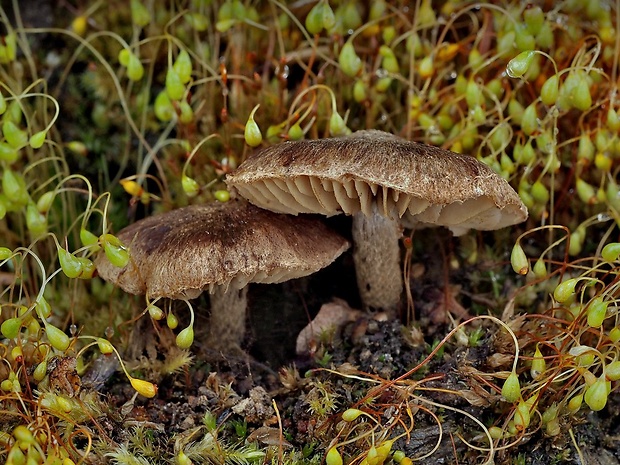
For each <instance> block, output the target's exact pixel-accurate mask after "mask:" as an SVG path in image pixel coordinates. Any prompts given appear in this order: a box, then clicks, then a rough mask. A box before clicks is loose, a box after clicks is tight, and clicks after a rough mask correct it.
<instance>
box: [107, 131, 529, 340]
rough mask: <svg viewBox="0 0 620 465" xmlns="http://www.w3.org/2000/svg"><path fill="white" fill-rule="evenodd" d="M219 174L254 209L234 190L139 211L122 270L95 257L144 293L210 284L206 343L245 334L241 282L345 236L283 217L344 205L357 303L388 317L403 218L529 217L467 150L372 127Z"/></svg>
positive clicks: (333, 249) (276, 151)
mask: <svg viewBox="0 0 620 465" xmlns="http://www.w3.org/2000/svg"><path fill="white" fill-rule="evenodd" d="M226 183H227V184H228V185H229V186H230V187H231V188H232V189H234V190H236V191H237V192H238V193H239V194H240V195H241V196H242V197H244V198H245V199H247V200H248V201H249V202H251V203H252V204H254V205H256V206H257V207H260V208H257V207H254V206H252V205H249V204H248V203H247V202H245V201H243V200H234V201H231V202H229V203H227V204H210V205H196V206H191V207H185V208H181V209H178V210H175V211H172V212H169V213H165V214H162V215H159V216H155V217H151V218H147V219H144V220H141V221H138V222H136V223H135V224H133V225H131V226H129V227H128V228H125V229H124V230H123V231H121V232H120V233H119V235H118V236H119V238H120V239H121V241H123V242H124V243H126V244H127V245H128V246H129V248H130V251H131V257H132V258H131V261H130V263H129V264H128V265H127V266H126V267H125V268H123V269H120V268H114V267H113V266H112V265H111V264H110V263H109V262H107V260H106V258H105V256H104V255H101V257H100V258H99V259H98V261H97V268H98V270H99V274H100V276H102V277H103V278H104V279H106V280H109V281H112V282H114V283H116V284H117V285H119V286H120V287H121V288H123V289H124V290H125V291H127V292H131V293H134V294H142V293H145V294H146V295H147V297H148V298H149V299H154V298H157V297H170V298H185V299H191V298H194V297H196V296H197V295H199V294H200V293H201V292H202V291H203V290H206V289H208V290H209V292H211V294H212V296H211V307H212V309H211V320H210V325H211V334H212V337H215V338H219V339H220V340H221V342H222V343H220V344H218V343H217V342H216V341H212V342H216V344H215V345H216V346H219V347H220V348H223V349H225V348H226V346H227V345H228V344H231V343H232V344H237V345H238V344H240V342H241V339H242V337H243V331H244V327H245V326H244V325H245V306H246V304H245V292H246V291H245V286H246V284H247V283H250V282H264V283H276V282H282V281H285V280H287V279H292V278H295V277H301V276H305V275H307V274H311V273H313V272H315V271H317V270H318V269H320V268H322V267H324V266H327V265H328V264H329V263H331V262H332V261H333V260H335V258H336V257H338V256H339V255H340V254H341V253H342V252H344V250H346V249H347V248H348V246H349V244H348V242H347V241H346V240H345V239H343V238H341V237H340V236H338V235H336V234H335V233H334V232H332V231H330V230H329V229H328V228H327V227H326V226H324V225H323V224H322V223H321V222H320V221H319V220H317V219H316V218H314V217H308V216H307V215H302V216H299V217H297V218H295V217H292V216H290V215H298V214H299V213H315V214H322V215H325V216H332V215H336V214H339V213H345V214H347V215H352V216H353V241H354V243H355V244H354V252H353V257H354V261H355V267H356V276H357V280H358V286H359V290H360V295H361V298H362V302H363V305H364V307H365V308H366V309H371V308H372V309H383V310H385V311H388V312H389V313H391V314H392V315H396V313H397V311H398V309H399V306H400V303H401V298H402V293H403V280H402V272H401V267H400V248H399V238H400V237H401V231H402V229H401V228H402V227H403V226H404V227H408V228H411V227H420V226H430V225H442V226H446V227H448V228H450V229H451V230H452V231H453V232H454V233H455V234H462V233H464V232H465V231H467V230H468V229H471V228H475V229H487V230H490V229H499V228H503V227H505V226H508V225H511V224H515V223H518V222H521V221H524V220H525V219H526V218H527V210H526V208H525V206H524V205H523V203H522V202H521V200H520V198H519V196H518V195H517V193H516V192H515V191H514V190H513V189H512V188H511V187H510V185H509V184H508V183H507V182H506V181H505V180H504V179H502V178H501V177H500V176H498V175H497V174H496V173H495V172H494V171H493V170H491V169H490V168H489V167H487V166H486V165H484V164H483V163H480V162H479V161H477V160H476V159H475V158H473V157H470V156H466V155H460V154H457V153H453V152H449V151H447V150H443V149H440V148H437V147H431V146H427V145H423V144H419V143H415V142H410V141H406V140H403V139H401V138H398V137H396V136H394V135H391V134H388V133H385V132H382V131H376V130H368V131H358V132H356V133H354V134H353V135H351V136H346V137H339V138H332V139H322V140H303V141H297V142H283V143H281V144H277V145H274V146H271V147H269V148H267V149H265V150H263V151H261V152H258V153H256V154H254V155H252V156H250V157H249V158H248V159H247V160H246V161H245V162H243V163H242V164H241V165H240V166H239V167H238V168H237V170H235V172H233V173H232V174H230V175H228V176H227V178H226ZM272 212H273V213H272ZM282 214H284V215H282ZM286 214H288V215H286ZM223 302H227V303H226V304H223Z"/></svg>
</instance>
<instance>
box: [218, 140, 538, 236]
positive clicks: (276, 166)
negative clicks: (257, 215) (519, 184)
mask: <svg viewBox="0 0 620 465" xmlns="http://www.w3.org/2000/svg"><path fill="white" fill-rule="evenodd" d="M226 182H227V184H228V185H230V186H233V187H234V188H235V189H237V191H238V192H239V193H240V194H241V195H242V196H243V197H245V198H247V199H248V200H250V202H252V203H254V204H255V205H258V206H260V207H262V208H267V209H270V210H273V211H277V212H282V213H290V214H297V213H320V214H323V215H328V216H331V215H335V214H338V213H342V212H344V213H346V214H349V215H353V214H355V213H357V212H358V211H362V212H363V213H364V214H366V215H370V214H371V211H372V208H371V206H372V203H377V204H378V206H379V209H378V210H379V211H380V212H383V214H384V215H386V216H392V217H396V216H398V217H401V218H402V219H403V220H404V223H405V224H406V225H408V226H414V225H420V224H421V225H428V224H436V225H442V226H447V227H449V228H451V229H452V230H453V231H455V232H457V233H462V232H464V231H466V230H467V229H470V228H474V229H499V228H503V227H505V226H508V225H511V224H515V223H520V222H522V221H524V220H525V219H526V218H527V209H526V208H525V206H524V205H523V203H522V202H521V199H520V198H519V196H518V194H517V193H516V192H515V191H514V190H513V189H512V188H511V187H510V185H509V184H508V183H507V182H506V181H505V180H504V179H502V178H501V177H500V176H499V175H497V174H496V173H495V172H494V171H493V170H492V169H491V168H489V167H488V166H486V165H485V164H484V163H481V162H479V161H478V160H476V159H475V158H474V157H471V156H468V155H462V154H458V153H454V152H450V151H448V150H443V149H440V148H438V147H432V146H428V145H424V144H420V143H416V142H412V141H407V140H404V139H401V138H399V137H396V136H394V135H392V134H389V133H386V132H383V131H377V130H369V131H358V132H356V133H354V134H353V135H351V136H347V137H338V138H332V139H320V140H303V141H297V142H283V143H281V144H277V145H273V146H271V147H269V148H267V149H265V150H263V151H261V152H258V153H256V154H254V155H252V156H251V157H249V158H248V159H247V160H246V161H244V162H243V163H242V164H241V165H240V166H239V168H238V169H237V170H236V171H234V172H233V173H232V174H229V175H228V177H227V179H226Z"/></svg>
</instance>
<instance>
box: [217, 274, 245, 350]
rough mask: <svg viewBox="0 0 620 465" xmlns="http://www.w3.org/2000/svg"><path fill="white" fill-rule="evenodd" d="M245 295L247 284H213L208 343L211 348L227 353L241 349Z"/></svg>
mask: <svg viewBox="0 0 620 465" xmlns="http://www.w3.org/2000/svg"><path fill="white" fill-rule="evenodd" d="M247 297H248V288H247V286H245V287H243V288H242V289H226V286H215V289H214V290H213V294H211V296H210V302H211V316H210V317H209V345H210V346H211V348H213V349H216V350H221V351H224V352H228V353H230V352H231V351H234V350H239V351H240V350H241V343H242V342H243V336H244V334H245V317H246V308H247V302H248V298H247Z"/></svg>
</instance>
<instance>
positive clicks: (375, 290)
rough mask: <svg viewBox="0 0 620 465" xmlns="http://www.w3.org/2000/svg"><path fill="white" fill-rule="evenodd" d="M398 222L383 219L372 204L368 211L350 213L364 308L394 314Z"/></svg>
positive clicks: (398, 282) (398, 287) (398, 291)
mask: <svg viewBox="0 0 620 465" xmlns="http://www.w3.org/2000/svg"><path fill="white" fill-rule="evenodd" d="M401 236H402V230H401V228H400V226H399V224H398V221H397V220H395V219H393V218H386V217H385V216H383V215H382V214H380V213H379V211H378V209H377V205H376V204H373V207H372V214H371V215H369V216H367V215H365V214H364V213H362V212H361V211H360V212H358V213H356V214H355V215H353V243H354V249H353V260H354V262H355V274H356V276H357V285H358V287H359V292H360V296H361V298H362V304H363V306H364V309H366V310H368V309H371V308H372V309H382V310H385V311H387V312H389V313H390V315H391V316H393V317H394V316H397V315H398V313H399V310H400V302H401V296H402V293H403V278H402V271H401V269H400V247H399V240H400V237H401Z"/></svg>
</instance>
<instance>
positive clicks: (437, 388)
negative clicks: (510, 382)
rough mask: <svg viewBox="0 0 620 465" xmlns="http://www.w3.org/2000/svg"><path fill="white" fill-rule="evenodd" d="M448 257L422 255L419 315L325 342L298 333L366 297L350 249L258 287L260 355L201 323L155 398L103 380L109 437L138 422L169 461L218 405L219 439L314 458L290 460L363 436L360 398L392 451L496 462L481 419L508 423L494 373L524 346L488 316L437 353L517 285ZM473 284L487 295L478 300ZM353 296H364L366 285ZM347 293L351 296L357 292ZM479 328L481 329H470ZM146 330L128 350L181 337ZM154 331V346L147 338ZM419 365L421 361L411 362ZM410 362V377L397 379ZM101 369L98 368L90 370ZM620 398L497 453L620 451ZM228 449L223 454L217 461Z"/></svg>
mask: <svg viewBox="0 0 620 465" xmlns="http://www.w3.org/2000/svg"><path fill="white" fill-rule="evenodd" d="M450 242H451V240H448V242H447V243H448V244H450ZM427 250H432V249H427ZM442 262H443V259H442V258H441V257H435V258H433V257H431V256H424V254H423V253H422V254H421V256H420V260H419V261H416V263H417V264H418V265H419V266H422V265H421V264H422V263H424V266H422V268H423V269H422V270H418V272H417V276H416V279H415V286H412V289H413V297H414V304H415V308H416V318H417V320H416V324H415V325H414V324H409V325H406V324H404V323H403V322H402V321H385V320H384V318H382V316H381V315H370V314H363V313H362V316H361V317H359V318H356V319H354V321H351V322H349V323H346V324H344V325H343V326H342V327H340V328H339V330H338V331H337V332H335V333H332V334H331V337H323V338H322V339H321V338H319V340H317V341H315V344H313V345H312V347H311V350H312V354H308V353H306V354H304V355H295V340H296V338H297V335H298V334H299V332H300V331H301V330H302V328H303V327H304V325H305V324H307V323H308V321H309V318H313V317H314V316H315V315H316V313H317V311H318V309H319V307H320V304H321V301H323V302H325V301H326V300H329V296H330V295H331V296H332V297H333V296H338V297H339V298H341V299H342V298H343V297H349V298H351V296H354V295H355V292H354V283H352V282H348V287H343V286H340V287H339V289H340V292H338V291H337V290H336V287H335V286H334V285H333V283H334V282H335V281H334V280H333V277H334V275H338V276H346V274H343V273H345V272H348V271H349V270H348V269H349V267H350V265H351V263H350V257H347V256H345V257H343V258H342V259H341V261H339V262H338V263H336V264H335V265H334V268H332V269H328V270H326V271H325V272H323V273H319V274H318V275H315V276H314V277H313V278H310V279H306V280H302V281H296V282H290V283H287V284H283V285H275V286H254V287H252V288H251V290H250V297H251V298H250V301H251V307H252V317H251V320H250V322H249V325H248V326H249V331H248V338H247V343H248V346H247V350H248V355H247V356H241V357H239V356H226V355H222V354H216V353H213V352H212V351H210V350H209V349H208V341H205V340H204V339H201V331H198V334H197V341H196V343H195V345H194V346H193V347H192V351H193V353H194V354H195V361H194V363H193V365H192V366H191V367H190V368H189V369H187V370H186V371H185V372H182V373H179V374H177V375H174V376H167V377H163V378H161V379H160V381H159V393H158V395H157V396H156V398H154V399H151V400H148V399H145V398H142V397H140V396H138V397H137V398H136V397H135V395H134V391H133V389H131V387H130V386H129V385H128V383H127V382H126V380H125V379H124V378H120V377H112V378H109V379H108V381H107V382H106V383H105V385H104V386H103V387H101V388H100V392H101V393H102V394H103V395H104V396H105V397H106V399H107V401H108V402H109V404H108V405H109V406H110V407H112V409H113V412H114V413H112V412H108V413H107V414H106V415H104V417H102V418H101V419H98V420H97V423H99V425H100V426H101V428H102V429H103V430H104V431H105V434H106V436H108V438H109V439H108V440H109V441H111V442H112V443H116V444H129V446H131V444H132V441H135V437H136V432H135V429H136V428H137V427H139V428H142V429H144V430H146V431H148V432H149V437H150V438H151V440H152V441H154V442H155V443H156V444H158V445H159V447H160V449H159V451H160V452H159V457H160V460H161V458H162V457H166V456H167V457H172V455H173V453H174V451H176V449H175V446H174V444H175V442H176V444H177V446H176V447H177V448H178V447H179V444H185V445H187V444H189V443H191V442H192V441H194V442H195V441H197V440H198V439H199V438H201V437H203V435H205V434H206V430H205V426H204V424H205V422H204V419H205V414H207V413H210V414H211V415H213V416H214V417H215V420H216V424H217V425H218V434H219V435H218V440H219V441H222V443H225V444H236V445H238V446H239V447H241V446H242V445H245V446H247V445H248V444H250V443H255V444H257V445H258V446H259V447H262V448H263V449H262V450H264V451H265V450H266V451H267V454H268V455H267V456H266V457H262V458H261V459H260V460H262V461H264V462H268V461H269V460H271V459H273V460H274V463H278V462H277V459H278V454H279V453H283V454H284V457H285V458H286V457H289V455H286V454H291V451H292V450H297V451H301V450H302V449H303V450H304V451H308V450H312V452H309V453H308V454H307V458H301V456H296V457H297V461H294V460H291V461H290V463H322V460H323V457H324V454H325V449H326V447H328V446H329V444H330V441H331V440H332V439H333V438H335V437H337V436H338V432H339V431H340V436H339V437H340V438H341V441H340V442H343V441H344V438H345V437H352V436H354V434H353V433H352V432H351V429H350V428H351V425H352V424H354V423H355V422H352V423H351V425H348V424H346V423H345V422H343V421H342V417H341V415H342V413H343V412H344V411H345V410H346V409H347V408H350V407H356V408H360V409H362V410H364V411H366V412H368V413H370V414H371V415H372V416H373V417H374V418H375V419H376V420H377V421H378V422H379V423H380V424H381V427H380V428H378V429H377V430H376V431H375V434H376V435H377V443H379V442H380V441H379V440H378V438H380V437H382V436H381V434H385V435H386V437H385V438H386V439H387V438H394V437H398V436H399V435H403V437H401V438H400V439H398V440H397V441H396V442H395V443H394V446H393V450H396V449H398V450H402V451H404V452H405V453H406V455H407V456H408V457H411V458H419V460H415V462H416V463H421V464H435V463H459V464H469V463H471V464H479V463H485V462H486V461H487V460H488V454H487V452H484V451H479V450H476V449H475V448H474V447H473V446H477V447H479V448H486V447H487V446H488V441H487V440H486V438H485V436H484V435H483V434H482V429H481V427H480V425H479V424H477V423H476V421H475V420H476V419H477V420H479V421H480V422H482V423H483V424H485V425H486V426H491V425H492V424H497V425H499V426H502V425H503V423H502V422H503V418H505V417H506V415H507V414H508V413H509V412H510V409H511V405H510V404H508V403H507V402H504V401H502V400H501V398H500V394H499V392H498V391H497V389H493V388H492V387H490V386H492V385H493V384H494V385H495V386H500V387H501V384H502V380H501V379H500V378H501V377H500V378H496V377H494V376H493V374H494V373H499V372H501V371H504V372H506V373H507V372H508V371H507V370H510V366H511V364H512V356H511V354H512V353H513V352H512V351H513V348H512V347H511V344H510V343H509V342H508V341H507V340H506V338H505V335H504V336H503V335H501V334H498V332H497V328H496V326H495V325H494V324H492V323H490V322H488V320H481V321H478V322H476V323H472V325H473V326H477V327H478V331H477V332H476V334H478V335H479V339H478V340H475V341H473V342H472V339H471V338H470V336H466V337H465V338H464V339H463V338H462V337H458V336H455V337H451V338H450V339H449V340H448V342H447V343H446V344H445V345H444V346H443V347H442V348H441V350H439V351H438V352H437V353H436V354H434V356H431V357H429V354H430V353H431V349H432V348H433V347H434V345H436V344H437V342H438V341H440V340H441V339H442V338H443V337H444V336H445V335H446V334H447V333H448V332H449V331H450V330H451V329H452V328H453V327H454V326H453V324H452V323H451V319H452V320H454V321H457V322H458V321H463V320H464V319H467V318H469V317H471V316H473V315H474V314H475V313H474V312H475V311H476V309H477V308H478V307H479V304H477V303H476V302H484V301H485V299H487V300H486V302H487V303H492V304H493V305H495V308H496V309H501V308H502V307H501V306H502V305H503V304H505V297H501V298H500V299H499V300H495V301H493V297H492V296H491V295H490V293H488V292H484V291H485V290H486V289H487V288H486V286H487V284H485V280H484V279H472V276H474V275H476V276H478V277H480V276H482V275H484V270H483V267H481V266H480V264H478V265H476V266H475V267H473V266H470V267H468V266H462V267H461V268H457V269H452V270H449V271H448V272H446V270H445V267H444V266H443V264H442ZM501 266H505V265H501ZM442 270H443V271H442ZM506 275H509V273H506ZM445 277H448V279H449V282H450V284H449V285H446V284H445V282H446V281H445V279H444V278H445ZM330 283H331V284H330ZM412 284H414V282H413V281H412ZM503 286H504V289H503V292H502V293H501V294H500V295H501V296H506V295H510V292H511V291H512V290H514V287H515V284H514V283H513V282H507V283H504V284H503ZM472 295H476V297H475V298H473V299H472ZM351 300H352V301H354V302H355V298H354V297H352V298H351ZM337 302H340V303H342V305H345V306H346V302H345V301H344V300H340V301H337ZM197 304H198V305H204V306H206V305H207V303H206V302H197ZM347 308H348V307H347ZM274 309H278V312H277V314H278V318H277V321H274V319H273V313H274ZM300 309H305V310H300ZM269 314H271V316H270V315H269ZM143 320H147V319H143ZM198 327H200V326H198ZM472 329H473V328H472V327H468V331H467V334H468V335H471V330H472ZM135 331H136V332H137V333H139V334H141V335H142V337H141V338H137V339H136V341H139V342H137V343H136V344H134V346H132V347H131V350H129V351H128V352H127V354H128V355H132V356H133V357H134V358H136V359H137V358H139V357H138V355H139V354H140V353H142V355H145V356H150V357H154V358H155V359H157V358H158V357H159V358H161V357H162V354H164V357H165V352H166V350H170V347H172V346H173V344H172V341H173V339H172V337H170V338H169V340H166V336H165V331H160V332H159V333H158V334H155V332H154V331H153V324H152V323H151V322H150V321H149V322H143V323H142V324H139V325H137V326H136V329H135ZM150 333H152V335H151V336H147V337H144V335H145V334H147V335H148V334H150ZM204 333H205V334H206V331H204ZM203 336H204V334H203ZM145 341H146V345H147V346H148V345H149V344H150V345H151V346H152V347H150V348H149V347H145ZM149 353H150V355H149ZM158 354H159V355H158ZM143 358H144V357H143ZM414 367H418V368H417V369H416V370H415V371H414V372H410V370H412V368H414ZM97 370H100V369H99V368H98V369H97ZM97 370H95V371H97ZM408 372H409V375H408V376H406V377H405V378H404V379H402V380H400V381H398V382H397V383H390V382H389V380H395V379H397V378H399V377H401V376H402V375H404V374H406V373H408ZM91 377H92V372H91V374H89V375H88V376H87V378H91ZM370 395H372V400H370V399H369V397H368V396H370ZM619 400H620V395H619V394H617V393H616V394H613V395H612V396H610V399H609V402H608V404H607V407H606V408H605V409H604V410H602V411H601V412H598V413H589V414H585V413H580V414H577V415H574V416H572V417H570V420H569V419H567V418H564V419H563V420H562V423H561V432H560V434H558V435H557V436H554V437H550V436H548V435H546V434H545V433H544V432H543V429H542V428H541V427H539V426H538V425H539V424H540V421H539V419H534V420H532V425H533V427H530V428H529V429H528V430H527V433H526V434H525V435H522V436H521V437H512V438H510V439H506V440H504V441H501V442H500V443H499V445H500V446H507V445H510V447H506V448H505V449H504V450H502V448H501V447H500V448H499V449H498V450H497V451H496V452H495V455H494V460H495V463H497V464H500V463H502V464H541V465H542V464H545V465H546V464H559V463H569V464H571V463H573V464H581V463H588V464H599V463H600V464H616V463H619V458H620V440H619V439H620V421H619V416H620V407H619V406H620V402H618V401H619ZM274 406H276V408H277V411H276V410H275V408H274ZM407 407H408V409H409V412H410V414H411V418H412V419H413V421H412V422H411V421H410V420H409V419H408V417H407ZM456 409H458V411H457V410H456ZM360 424H361V423H360ZM368 424H369V423H368V422H367V423H366V424H365V425H362V426H360V427H359V428H360V431H364V428H366V429H368V428H369V426H368ZM240 425H241V426H240ZM239 428H240V429H241V432H240V430H239ZM406 429H408V431H406ZM360 431H358V433H360ZM347 435H350V436H347ZM351 435H352V436H351ZM573 437H574V439H573ZM368 441H370V438H368V440H367V441H366V442H365V441H364V440H358V441H356V442H354V444H352V445H349V446H343V447H342V448H341V450H340V451H341V452H342V453H344V454H346V455H347V456H348V457H351V458H354V457H356V454H364V453H366V452H365V451H367V448H368V447H370V442H368ZM465 441H467V442H469V443H470V444H471V445H468V444H466V443H465ZM109 444H110V443H109V442H108V444H107V446H106V448H109ZM575 444H577V445H578V446H579V448H578V449H577V448H576V447H575ZM313 447H314V449H312V448H313ZM270 454H271V455H270ZM209 460H211V462H209ZM218 460H224V459H223V458H222V457H220V458H219V459H213V458H210V459H205V462H206V463H218ZM260 460H259V461H258V462H257V463H261V461H260ZM360 460H361V459H360ZM164 462H165V460H164ZM264 462H263V463H264ZM231 463H232V462H231Z"/></svg>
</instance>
